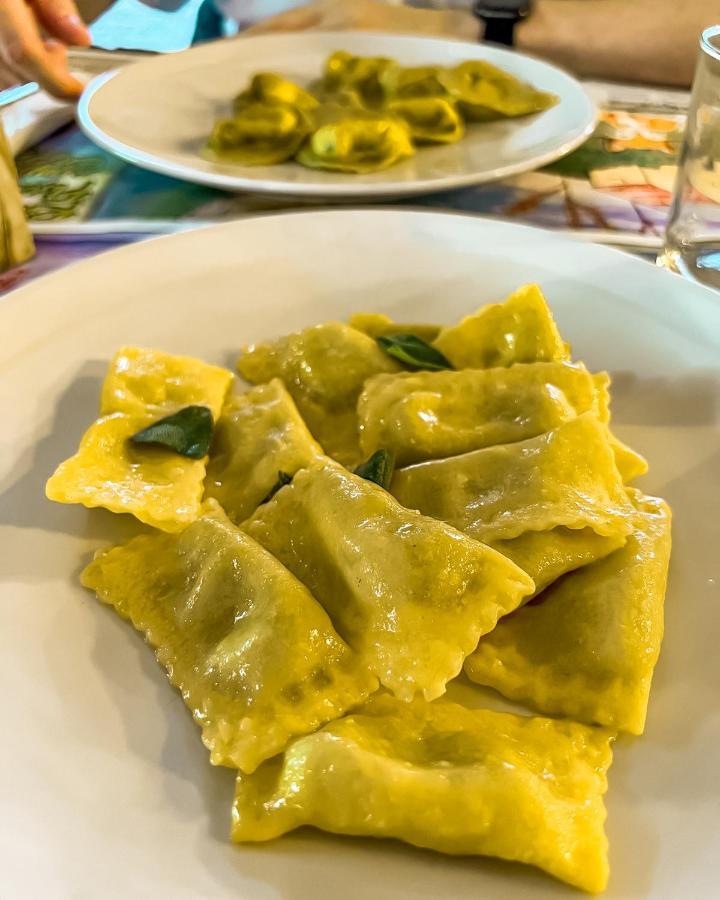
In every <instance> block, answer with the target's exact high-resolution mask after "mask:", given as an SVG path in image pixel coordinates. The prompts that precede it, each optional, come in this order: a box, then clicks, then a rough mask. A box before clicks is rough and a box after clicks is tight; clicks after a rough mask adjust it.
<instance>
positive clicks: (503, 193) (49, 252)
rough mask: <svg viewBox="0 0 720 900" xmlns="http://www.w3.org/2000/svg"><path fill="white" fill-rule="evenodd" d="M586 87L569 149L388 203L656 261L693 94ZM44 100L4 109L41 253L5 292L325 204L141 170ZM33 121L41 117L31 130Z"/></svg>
mask: <svg viewBox="0 0 720 900" xmlns="http://www.w3.org/2000/svg"><path fill="white" fill-rule="evenodd" d="M132 58H134V57H133V56H132V55H128V56H117V55H115V56H113V55H101V54H97V53H96V54H93V53H90V54H88V53H80V54H76V57H75V63H76V65H75V66H74V68H76V69H77V68H78V67H79V68H85V69H86V71H87V73H88V74H95V73H97V72H98V71H100V70H102V69H103V68H107V67H108V66H113V65H120V64H124V63H125V62H127V61H129V60H131V59H132ZM586 87H587V89H588V92H589V93H590V94H591V96H592V97H593V98H594V99H595V101H596V103H597V104H598V107H599V120H598V125H597V128H596V130H595V133H594V134H593V136H592V137H591V138H590V139H589V140H588V141H587V142H586V143H585V144H583V145H582V146H581V147H580V148H578V149H577V150H575V151H574V152H573V153H571V154H570V155H569V156H566V157H564V158H563V159H561V160H558V161H557V162H555V163H553V164H552V165H550V166H547V167H545V168H543V169H541V170H539V171H535V172H528V173H525V174H522V175H518V176H515V177H513V178H509V179H506V180H503V181H499V182H494V183H492V184H486V185H479V186H476V187H470V188H464V189H460V190H454V191H445V192H441V193H435V194H429V195H426V196H422V197H414V198H411V199H405V200H403V201H398V202H397V203H394V204H391V205H393V206H404V207H408V206H412V207H415V208H424V209H435V210H438V209H442V210H448V211H454V212H460V213H465V214H470V215H482V216H489V217H495V218H500V219H505V220H512V221H515V222H519V223H523V224H528V225H535V226H539V227H542V228H548V229H552V230H557V231H563V232H566V233H568V232H569V233H571V234H573V235H575V236H578V237H580V238H583V239H587V240H593V241H599V242H603V243H607V244H611V245H613V246H618V247H621V248H623V249H626V250H628V251H630V252H634V253H638V254H641V255H644V256H646V257H647V258H648V259H649V260H654V258H655V255H656V253H657V251H658V250H659V249H660V247H661V246H662V238H663V234H664V229H665V223H666V220H667V215H668V212H669V207H670V201H671V197H672V187H673V182H674V178H675V173H676V159H677V155H678V152H679V149H680V145H681V142H682V135H683V130H684V123H685V112H686V109H687V103H688V99H689V95H688V94H687V93H686V92H684V91H675V90H661V89H655V88H649V87H638V86H628V85H619V84H610V83H604V82H587V83H586ZM48 103H49V102H48V101H47V99H45V100H43V99H42V98H38V96H36V97H35V98H28V99H27V100H21V101H20V102H19V103H17V104H13V106H12V107H10V108H8V109H6V110H3V121H4V123H5V129H6V132H8V136H9V138H10V141H11V143H13V142H14V144H15V146H16V149H17V150H19V151H20V152H18V154H17V155H16V161H17V165H18V171H19V176H20V185H21V189H22V192H23V197H24V202H25V206H26V210H27V214H28V218H29V220H30V225H31V229H32V231H33V233H34V235H35V239H36V244H37V254H36V257H35V258H34V259H33V260H31V261H30V262H28V263H26V264H25V265H23V266H20V267H18V268H16V269H14V270H11V271H10V272H7V273H5V274H4V275H2V276H0V293H2V292H5V291H8V290H10V289H11V288H14V287H16V286H17V285H19V284H21V283H24V282H26V281H28V280H29V279H31V278H34V277H37V276H38V275H41V274H45V273H48V272H51V271H53V270H55V269H57V268H59V267H61V266H64V265H67V264H69V263H71V262H75V261H77V260H80V259H84V258H87V257H88V256H93V255H95V254H97V253H100V252H102V251H104V250H107V249H109V248H111V247H117V246H122V245H124V244H127V243H130V242H133V241H137V240H143V239H146V238H148V237H150V236H152V235H157V234H167V233H172V232H174V231H178V230H184V229H188V228H194V227H200V226H203V225H207V224H210V223H214V222H220V221H227V220H229V219H234V218H239V217H244V216H250V215H261V214H267V213H269V212H276V211H281V210H287V209H297V208H308V207H310V206H318V207H321V206H322V205H323V204H322V203H319V204H311V203H308V202H298V201H293V200H291V199H288V198H272V197H267V196H259V195H251V194H229V193H225V192H223V191H219V190H216V189H214V188H208V187H204V186H201V185H195V184H191V183H188V182H184V181H179V180H176V179H173V178H168V177H166V176H163V175H158V174H155V173H152V172H148V171H145V170H142V169H139V168H137V167H135V166H132V165H130V164H127V163H125V162H122V161H121V160H119V159H117V158H115V157H113V156H111V155H109V154H108V153H106V152H105V151H103V150H101V149H100V148H99V147H97V146H95V145H94V144H92V143H91V142H90V141H89V140H88V139H87V138H85V137H84V135H83V134H82V133H81V132H80V130H79V129H78V128H77V126H76V125H75V124H74V122H73V121H72V109H71V108H69V107H67V106H66V107H64V109H63V110H62V113H61V112H59V111H58V106H59V105H57V104H49V105H50V107H51V110H52V114H53V116H54V118H53V122H52V128H51V127H50V126H47V127H46V128H45V129H44V130H43V127H42V126H43V123H44V122H45V118H44V116H43V112H42V110H43V109H44V108H45V107H47V106H48ZM33 104H35V107H37V114H36V115H35V116H34V119H33V116H32V115H25V114H24V113H23V109H24V108H25V107H27V108H28V109H30V108H31V107H32V105H33ZM43 104H44V105H43ZM23 105H24V106H23ZM63 116H64V118H63ZM28 119H30V120H33V124H32V126H31V127H28V124H27V120H28ZM35 120H37V121H35ZM61 121H64V122H67V124H65V125H64V127H62V128H60V130H57V131H54V133H52V134H51V135H49V136H45V137H44V139H42V140H40V142H39V143H37V144H36V143H35V141H36V139H37V136H42V135H43V134H44V132H45V131H48V130H53V129H54V128H56V127H57V125H58V124H59V123H60V122H61ZM18 123H19V124H18ZM28 144H31V145H33V146H27V145H28ZM23 148H24V149H23ZM382 205H388V201H385V202H384V203H383V204H382Z"/></svg>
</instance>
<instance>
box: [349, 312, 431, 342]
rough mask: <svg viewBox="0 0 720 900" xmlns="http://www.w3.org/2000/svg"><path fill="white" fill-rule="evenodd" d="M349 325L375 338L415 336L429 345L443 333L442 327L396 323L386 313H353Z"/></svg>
mask: <svg viewBox="0 0 720 900" xmlns="http://www.w3.org/2000/svg"><path fill="white" fill-rule="evenodd" d="M348 324H349V325H350V327H351V328H356V329H357V330H358V331H362V332H364V333H365V334H368V335H370V337H374V338H378V337H387V336H388V335H393V334H414V335H415V337H419V338H420V339H421V340H423V341H427V342H428V343H432V341H434V340H435V338H436V337H437V336H438V334H439V333H440V331H441V326H440V325H429V324H427V323H424V324H422V325H420V324H417V323H415V322H413V323H412V324H407V325H406V324H403V323H402V322H395V321H393V320H392V319H391V318H390V316H387V315H385V313H362V312H360V313H353V314H352V315H351V316H350V318H349V320H348Z"/></svg>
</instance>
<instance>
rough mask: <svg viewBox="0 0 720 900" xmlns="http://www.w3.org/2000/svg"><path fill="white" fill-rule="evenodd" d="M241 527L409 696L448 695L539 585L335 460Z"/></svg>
mask: <svg viewBox="0 0 720 900" xmlns="http://www.w3.org/2000/svg"><path fill="white" fill-rule="evenodd" d="M244 528H245V530H246V531H247V533H248V534H249V535H251V537H253V538H254V539H255V540H256V541H258V543H260V544H262V546H263V547H265V548H267V549H268V550H269V551H270V552H271V553H273V554H274V555H275V556H276V557H277V558H278V559H279V560H280V561H281V562H282V563H283V565H285V566H287V568H288V569H289V570H290V571H291V572H292V573H293V574H294V575H295V576H296V577H297V578H299V579H300V580H301V581H302V582H303V583H304V584H305V585H306V586H307V587H308V588H309V590H310V591H311V592H312V594H313V595H314V596H315V597H316V598H317V599H318V600H319V601H320V603H322V604H323V606H324V607H325V609H326V610H327V612H328V613H329V615H330V618H331V619H332V620H333V624H334V625H335V627H336V628H337V630H338V632H339V633H340V635H341V636H342V637H343V638H344V639H345V640H346V641H347V642H348V644H350V646H351V647H352V648H353V649H354V650H356V651H357V653H358V654H359V655H360V658H361V659H362V660H363V662H364V663H365V664H366V665H367V666H368V668H369V669H370V670H371V671H372V672H373V673H374V674H375V675H377V676H378V678H379V679H380V682H381V683H382V684H383V685H384V686H385V687H387V688H388V689H389V690H391V691H392V692H393V693H394V694H396V696H398V697H400V698H402V699H410V698H412V697H413V695H414V694H416V693H418V692H420V693H422V694H424V696H425V697H426V698H427V699H432V698H434V697H438V696H439V695H440V694H442V693H443V692H444V690H445V685H446V683H447V682H448V681H449V680H450V679H451V678H453V677H455V675H456V674H457V673H458V672H459V671H460V669H461V667H462V661H463V659H464V658H465V657H466V656H467V655H468V653H470V652H471V651H472V650H473V649H474V648H475V646H476V645H477V642H478V639H479V637H480V636H481V635H482V634H486V633H487V632H488V631H490V630H491V629H492V628H493V627H494V626H495V623H496V622H497V620H498V618H499V617H500V616H503V615H505V614H507V613H508V612H511V611H512V610H513V609H516V608H517V606H518V605H519V604H520V603H521V601H522V599H523V598H524V597H525V596H527V595H528V594H530V593H531V592H532V591H533V588H534V585H533V582H532V580H531V579H530V578H529V577H528V576H527V575H526V574H525V573H524V572H522V571H521V570H520V569H519V568H518V567H517V566H515V565H514V564H513V563H512V562H511V561H510V560H509V559H506V558H505V557H503V556H502V555H501V554H500V553H496V552H495V551H494V550H491V549H490V548H488V547H485V546H483V545H482V544H480V543H478V542H477V541H474V540H472V539H470V538H468V537H466V536H465V535H463V534H461V533H460V532H458V531H456V530H455V529H453V528H451V527H449V526H448V525H446V524H444V523H442V522H438V521H436V520H434V519H429V518H426V517H425V516H421V515H419V514H418V513H415V512H411V511H409V510H407V509H403V507H401V506H400V505H399V504H398V503H397V502H396V501H395V500H394V499H393V498H392V497H391V496H390V494H388V493H387V492H386V491H384V490H383V489H382V488H380V487H378V486H377V485H375V484H372V483H370V482H369V481H366V480H365V479H363V478H360V477H358V476H356V475H352V474H351V473H349V472H347V471H346V470H345V469H343V468H342V467H341V466H339V465H337V464H335V463H333V462H331V461H329V460H328V461H327V462H326V463H325V464H316V465H314V466H312V467H311V468H308V469H302V470H300V471H299V472H298V473H297V474H296V475H295V478H294V479H293V481H292V484H290V485H288V486H287V487H283V488H281V489H280V491H278V493H277V494H276V495H275V497H274V499H273V500H271V501H270V502H269V503H267V504H265V505H263V506H261V507H260V508H259V509H258V510H257V511H256V512H255V515H254V516H253V517H252V518H251V519H249V520H248V522H246V524H245V525H244Z"/></svg>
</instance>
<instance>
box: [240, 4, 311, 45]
mask: <svg viewBox="0 0 720 900" xmlns="http://www.w3.org/2000/svg"><path fill="white" fill-rule="evenodd" d="M321 18H322V12H321V10H320V9H318V7H317V6H316V4H314V3H311V4H309V5H308V6H301V7H299V8H298V9H290V10H288V11H287V12H284V13H280V15H279V16H272V17H271V18H269V19H265V21H263V22H258V23H257V24H256V25H253V26H251V27H250V28H248V29H246V30H245V31H243V32H242V34H243V35H249V36H251V37H252V36H253V35H257V34H271V33H273V32H276V31H307V30H308V29H309V28H315V27H317V25H319V24H320V20H321Z"/></svg>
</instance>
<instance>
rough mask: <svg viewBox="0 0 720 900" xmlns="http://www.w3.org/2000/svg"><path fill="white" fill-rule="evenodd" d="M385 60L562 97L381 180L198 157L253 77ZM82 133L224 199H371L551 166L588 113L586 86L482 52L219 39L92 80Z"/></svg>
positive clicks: (328, 40) (309, 76)
mask: <svg viewBox="0 0 720 900" xmlns="http://www.w3.org/2000/svg"><path fill="white" fill-rule="evenodd" d="M339 49H344V50H349V51H350V52H351V53H356V54H360V55H372V56H390V57H393V58H395V59H397V60H399V61H400V62H402V63H405V64H407V65H425V64H441V65H454V64H456V63H458V62H461V61H463V60H466V59H486V60H488V61H489V62H492V63H495V64H496V65H498V66H501V67H502V68H504V69H506V70H507V71H509V72H512V73H513V74H514V75H517V76H518V77H519V78H522V79H524V80H526V81H529V82H531V83H532V84H534V85H536V86H537V87H539V88H542V89H543V90H547V91H552V92H553V93H555V94H557V95H558V96H559V97H560V103H559V104H558V105H557V106H555V107H553V108H552V109H550V110H547V111H546V112H544V113H541V114H539V115H536V116H531V117H528V118H524V119H515V120H507V121H505V122H493V123H489V124H486V125H476V126H472V127H470V128H469V129H468V133H467V136H466V138H465V140H463V141H461V142H459V143H458V144H453V145H451V146H447V147H423V148H421V149H420V150H419V151H418V153H417V155H416V156H415V157H414V158H413V159H411V160H408V161H406V162H403V163H401V164H399V165H397V166H394V167H393V168H391V169H387V170H386V171H384V172H376V173H373V174H370V175H347V174H343V173H338V172H322V171H317V170H313V169H305V168H303V167H302V166H299V165H297V164H296V163H285V164H284V165H279V166H255V167H244V166H236V165H231V164H220V163H213V162H210V161H208V160H205V159H203V157H202V156H201V153H202V150H203V148H204V146H205V143H206V142H207V139H208V136H209V134H210V131H211V129H212V126H213V123H214V122H215V120H216V119H218V118H220V117H221V116H226V115H228V114H229V112H230V109H231V101H232V98H233V97H234V96H235V95H236V94H238V93H239V92H240V91H241V90H242V89H243V88H244V87H245V86H246V84H247V82H248V80H249V79H250V77H251V76H252V75H254V74H255V73H256V72H267V71H273V70H274V71H277V72H280V73H282V74H284V75H287V76H288V77H290V78H293V79H295V80H297V81H298V82H300V83H307V82H310V81H312V80H313V79H315V78H317V77H318V75H319V74H320V72H321V71H322V65H323V62H324V61H325V59H326V57H327V56H329V54H330V53H332V52H333V51H335V50H339ZM78 121H79V123H80V127H81V128H82V129H83V130H84V131H85V133H86V134H87V135H88V136H89V137H90V138H92V140H94V141H96V143H98V144H100V146H101V147H104V148H105V149H106V150H109V151H110V152H112V153H115V154H117V155H118V156H120V157H122V158H123V159H125V160H128V162H131V163H136V164H137V165H139V166H144V167H145V168H148V169H152V170H153V171H155V172H162V173H164V174H166V175H173V176H174V177H176V178H185V179H187V180H188V181H196V182H199V183H201V184H209V185H213V186H215V187H219V188H224V189H225V190H231V191H241V190H242V191H247V190H250V191H257V192H263V193H273V194H288V195H293V196H304V197H318V198H335V199H341V198H349V197H352V198H357V199H360V198H371V197H379V196H401V195H404V194H422V193H427V192H428V191H436V190H443V189H447V188H454V187H461V186H463V185H469V184H479V183H481V182H485V181H493V180H494V179H497V178H502V177H504V176H506V175H513V174H516V173H518V172H524V171H527V170H528V169H534V168H537V167H538V166H541V165H544V164H545V163H549V162H551V161H552V160H554V159H557V158H558V157H559V156H562V155H563V154H565V153H568V152H569V151H570V150H572V149H573V148H574V147H576V146H577V145H578V144H580V143H581V142H582V141H583V140H584V139H585V138H586V137H587V136H588V135H589V134H590V133H591V132H592V128H593V124H594V121H595V110H594V107H593V104H592V102H591V101H590V100H589V98H588V96H587V94H586V93H585V92H584V90H583V88H582V87H581V86H580V84H578V82H577V81H575V80H574V79H573V78H571V77H570V76H569V75H567V74H566V73H565V72H562V71H560V70H559V69H556V68H554V67H553V66H550V65H548V64H547V63H543V62H540V61H539V60H536V59H532V58H530V57H527V56H523V55H521V54H519V53H511V52H509V51H507V50H502V49H499V48H495V47H488V46H483V45H480V44H465V43H461V42H459V41H443V40H434V39H431V38H415V37H397V36H394V35H387V34H385V35H382V34H367V33H358V32H356V33H347V32H344V33H341V34H332V33H328V34H317V33H304V34H301V35H297V34H286V35H273V36H267V37H257V38H246V39H242V40H234V41H220V42H216V43H212V44H207V45H205V46H202V47H196V48H194V49H193V50H188V51H187V52H185V53H178V54H169V55H167V56H159V57H156V58H154V59H150V60H147V61H144V62H139V63H135V64H133V65H131V66H127V67H125V68H123V69H121V70H120V71H119V72H116V73H111V74H107V75H101V76H100V77H99V78H96V79H95V80H94V81H93V82H92V83H91V84H90V86H89V87H88V88H87V89H86V91H85V93H84V94H83V96H82V99H81V100H80V105H79V107H78Z"/></svg>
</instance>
